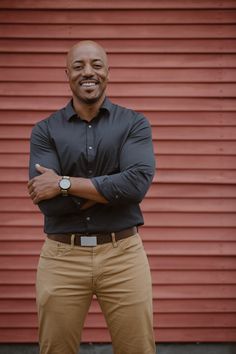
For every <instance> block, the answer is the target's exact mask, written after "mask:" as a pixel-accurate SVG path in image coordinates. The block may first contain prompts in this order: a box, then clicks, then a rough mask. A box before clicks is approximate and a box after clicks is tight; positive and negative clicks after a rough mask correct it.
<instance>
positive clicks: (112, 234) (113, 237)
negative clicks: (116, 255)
mask: <svg viewBox="0 0 236 354" xmlns="http://www.w3.org/2000/svg"><path fill="white" fill-rule="evenodd" d="M111 239H112V245H113V247H114V248H116V247H117V246H118V244H117V242H116V234H115V232H112V233H111Z"/></svg>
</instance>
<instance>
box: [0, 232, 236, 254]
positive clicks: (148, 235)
mask: <svg viewBox="0 0 236 354" xmlns="http://www.w3.org/2000/svg"><path fill="white" fill-rule="evenodd" d="M0 230H1V229H0ZM5 232H6V234H5ZM10 232H11V230H9V231H8V232H7V230H5V229H4V228H3V235H5V239H6V240H10V239H11V238H13V239H14V229H13V231H12V232H13V235H11V233H10ZM235 232H236V230H235V228H229V227H227V228H217V227H211V228H191V227H190V228H175V229H173V228H171V227H168V226H165V227H148V226H147V225H144V226H142V227H141V228H139V233H140V235H141V237H142V239H143V241H144V247H145V245H146V243H147V242H149V241H157V242H158V241H163V242H164V241H166V242H170V241H171V242H172V241H222V242H223V241H225V242H227V241H235ZM18 233H19V231H18ZM22 233H23V235H22V236H21V233H20V236H18V239H22V238H23V237H24V236H25V237H26V235H25V234H27V231H25V230H24V229H23V231H22ZM16 235H17V231H16ZM2 239H3V238H2ZM235 261H236V260H235Z"/></svg>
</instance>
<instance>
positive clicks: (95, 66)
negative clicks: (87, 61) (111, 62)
mask: <svg viewBox="0 0 236 354" xmlns="http://www.w3.org/2000/svg"><path fill="white" fill-rule="evenodd" d="M93 68H94V69H97V70H99V69H102V65H101V64H93Z"/></svg>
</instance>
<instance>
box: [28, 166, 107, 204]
mask: <svg viewBox="0 0 236 354" xmlns="http://www.w3.org/2000/svg"><path fill="white" fill-rule="evenodd" d="M35 168H36V170H37V171H38V172H39V173H40V175H39V176H36V177H33V178H32V179H31V180H30V181H29V183H28V191H29V195H30V198H31V199H32V201H33V203H34V204H38V203H39V202H41V201H42V200H47V199H52V198H55V197H57V196H58V195H60V188H59V181H60V179H61V178H62V176H59V175H58V174H56V172H54V171H53V170H52V169H49V168H46V167H44V166H41V165H39V164H36V165H35ZM70 194H71V195H74V196H78V197H81V198H84V199H87V202H86V203H85V204H84V205H83V207H82V209H85V208H86V207H88V206H91V205H92V204H94V203H108V201H107V200H106V199H105V198H104V197H103V196H102V195H101V194H100V193H99V192H98V191H97V190H96V188H95V187H94V185H93V183H92V182H91V180H90V179H88V178H79V177H71V188H70Z"/></svg>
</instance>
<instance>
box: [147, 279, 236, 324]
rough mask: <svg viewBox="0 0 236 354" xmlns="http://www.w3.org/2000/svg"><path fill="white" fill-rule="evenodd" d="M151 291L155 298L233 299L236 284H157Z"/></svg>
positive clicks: (235, 292)
mask: <svg viewBox="0 0 236 354" xmlns="http://www.w3.org/2000/svg"><path fill="white" fill-rule="evenodd" d="M153 293H154V297H155V298H157V299H182V300H184V299H229V298H231V299H234V298H235V294H236V286H235V285H182V286H179V285H169V286H168V285H167V286H165V285H163V286H162V285H158V286H154V287H153ZM192 317H193V316H192ZM212 327H214V326H212Z"/></svg>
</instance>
